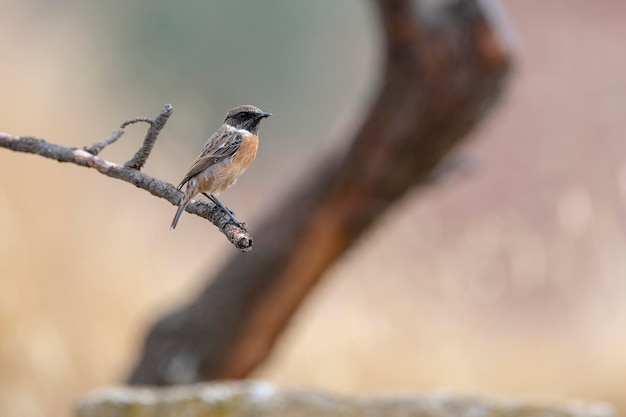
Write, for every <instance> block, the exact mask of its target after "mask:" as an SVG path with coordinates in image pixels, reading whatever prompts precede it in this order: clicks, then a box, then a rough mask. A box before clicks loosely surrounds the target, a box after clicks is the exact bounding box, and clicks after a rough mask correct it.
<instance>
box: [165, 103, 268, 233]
mask: <svg viewBox="0 0 626 417" xmlns="http://www.w3.org/2000/svg"><path fill="white" fill-rule="evenodd" d="M271 115H272V113H268V112H264V111H261V109H259V108H258V107H255V106H251V105H243V106H237V107H235V108H234V109H232V110H231V111H229V112H228V114H227V115H226V118H225V119H224V123H223V124H222V126H221V127H220V128H219V129H218V130H217V131H216V132H215V133H213V135H211V137H210V138H209V139H208V140H207V141H206V143H205V144H204V147H203V148H202V151H201V152H200V155H198V157H197V158H196V160H195V161H194V163H193V164H192V165H191V167H190V168H189V170H188V171H187V174H185V177H184V178H183V180H182V181H181V182H180V184H179V185H178V189H179V190H182V188H183V186H184V185H187V188H186V189H185V192H184V194H183V197H182V199H181V200H180V203H179V205H178V210H176V214H175V215H174V219H173V220H172V225H171V229H175V228H176V225H177V224H178V220H179V219H180V216H181V215H182V214H183V212H184V211H185V207H187V205H188V204H189V202H190V201H191V199H192V198H193V197H195V196H196V195H198V194H200V193H202V194H204V195H205V196H206V197H208V198H209V199H210V200H211V201H212V202H213V203H214V204H215V205H216V206H218V207H219V208H220V209H221V210H222V211H223V212H224V213H226V214H227V215H228V216H229V217H230V218H231V220H233V221H234V222H237V220H236V219H235V216H234V214H233V213H232V212H231V211H230V210H229V209H228V208H226V206H224V205H223V204H222V202H221V201H220V200H219V199H218V198H217V196H218V195H219V194H220V193H221V192H222V191H225V190H226V189H228V188H229V187H230V186H232V185H233V184H234V183H235V182H236V181H237V178H239V176H240V175H241V174H243V173H244V172H245V171H246V169H248V167H249V166H250V164H251V163H252V161H254V158H255V157H256V153H257V149H258V147H259V136H258V135H259V123H260V122H261V120H263V119H265V118H267V117H270V116H271Z"/></svg>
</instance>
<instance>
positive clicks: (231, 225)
mask: <svg viewBox="0 0 626 417" xmlns="http://www.w3.org/2000/svg"><path fill="white" fill-rule="evenodd" d="M94 146H95V145H94ZM0 147H1V148H7V149H10V150H13V151H17V152H26V153H33V154H37V155H40V156H43V157H45V158H50V159H54V160H56V161H59V162H71V163H74V164H76V165H80V166H84V167H89V168H94V169H96V170H97V171H98V172H100V173H101V174H104V175H106V176H109V177H112V178H117V179H120V180H122V181H125V182H128V183H130V184H133V185H134V186H135V187H138V188H141V189H143V190H146V191H148V192H149V193H151V194H152V195H155V196H157V197H160V198H164V199H165V200H167V201H169V202H170V203H172V204H174V205H178V202H179V201H180V199H181V198H182V193H181V192H180V191H179V190H178V189H177V188H176V187H174V186H173V185H172V184H169V183H167V182H165V181H162V180H160V179H158V178H154V177H151V176H150V175H148V174H145V173H143V172H141V171H138V170H136V169H133V168H130V167H127V166H124V165H119V164H116V163H114V162H110V161H107V160H106V159H102V158H100V157H98V156H95V155H94V154H92V153H90V152H88V151H86V150H84V149H77V148H74V147H69V146H63V145H58V144H55V143H50V142H46V141H45V140H43V139H37V138H33V137H30V136H15V135H10V134H8V133H2V132H0ZM186 210H187V212H189V213H192V214H195V215H197V216H200V217H202V218H205V219H207V220H209V221H210V222H211V223H213V224H214V225H215V226H217V228H218V229H220V231H221V232H222V233H223V234H224V235H225V236H226V238H227V239H228V240H229V241H230V242H231V243H232V244H233V245H234V246H235V247H236V248H237V249H239V250H240V251H242V252H248V251H251V250H252V244H253V241H252V236H250V234H249V233H248V231H247V230H246V229H245V227H242V225H243V223H239V222H237V221H233V220H232V219H230V217H229V216H228V215H227V214H226V213H224V212H223V211H222V210H221V209H220V208H219V207H217V206H215V205H213V204H207V203H205V202H202V201H192V203H191V204H189V205H188V206H187V208H186Z"/></svg>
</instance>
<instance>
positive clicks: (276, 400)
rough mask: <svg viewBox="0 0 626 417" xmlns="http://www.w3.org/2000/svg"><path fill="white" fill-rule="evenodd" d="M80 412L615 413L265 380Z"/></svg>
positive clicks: (145, 394) (511, 416)
mask: <svg viewBox="0 0 626 417" xmlns="http://www.w3.org/2000/svg"><path fill="white" fill-rule="evenodd" d="M76 414H77V416H79V417H170V416H171V417H174V416H176V417H266V416H267V417H269V416H272V417H296V416H299V417H300V416H302V417H327V416H328V417H330V416H333V417H617V412H616V411H615V410H614V409H613V408H612V407H611V406H610V405H608V404H606V403H591V404H589V403H581V402H563V403H531V402H524V401H512V400H502V399H493V398H481V397H470V396H456V395H453V394H449V393H444V392H440V393H432V394H415V395H410V394H402V395H374V396H354V397H347V396H336V395H330V394H326V393H323V392H320V391H315V390H308V389H279V388H277V387H275V386H274V385H272V384H270V383H267V382H258V381H247V382H226V383H210V384H197V385H186V386H176V387H169V388H137V387H112V388H102V389H98V390H95V391H93V392H91V393H89V394H88V395H86V396H85V397H84V398H82V399H81V400H80V401H79V403H78V405H77V413H76Z"/></svg>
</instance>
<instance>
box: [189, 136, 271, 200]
mask: <svg viewBox="0 0 626 417" xmlns="http://www.w3.org/2000/svg"><path fill="white" fill-rule="evenodd" d="M257 149H259V138H258V136H256V135H252V134H248V135H245V136H244V137H243V141H242V143H241V146H240V147H239V149H238V150H237V152H236V153H235V155H233V157H232V158H230V159H227V160H225V161H224V162H221V163H219V164H217V165H214V166H212V167H211V168H210V169H208V170H206V171H205V173H204V178H203V180H204V181H201V182H202V183H203V184H202V185H203V187H202V188H204V189H205V190H206V191H207V192H209V193H210V194H216V195H217V194H219V193H221V192H222V191H224V190H226V189H227V188H228V187H230V186H231V185H233V184H234V183H235V182H236V181H237V178H239V176H240V175H241V174H243V173H244V172H245V171H246V169H248V167H249V166H250V164H251V163H252V161H254V158H256V152H257Z"/></svg>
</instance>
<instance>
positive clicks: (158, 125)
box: [122, 104, 174, 171]
mask: <svg viewBox="0 0 626 417" xmlns="http://www.w3.org/2000/svg"><path fill="white" fill-rule="evenodd" d="M173 111H174V108H173V107H172V105H171V104H166V105H165V107H164V108H163V110H161V112H160V113H159V115H158V116H157V117H156V119H154V120H150V119H147V118H144V117H139V118H136V119H132V120H127V121H126V122H124V123H122V128H124V127H126V126H128V125H129V124H131V123H135V122H138V121H143V122H148V123H150V128H149V129H148V133H146V137H145V139H144V140H143V145H142V146H141V148H139V150H138V151H137V153H135V156H133V159H131V160H130V161H128V162H126V163H125V164H124V166H126V167H128V168H133V169H136V170H138V171H139V170H141V168H143V166H144V165H145V163H146V161H147V160H148V157H149V156H150V152H152V148H153V147H154V143H155V142H156V140H157V137H158V136H159V133H161V130H163V127H165V123H166V122H167V119H169V117H170V116H171V115H172V112H173Z"/></svg>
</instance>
